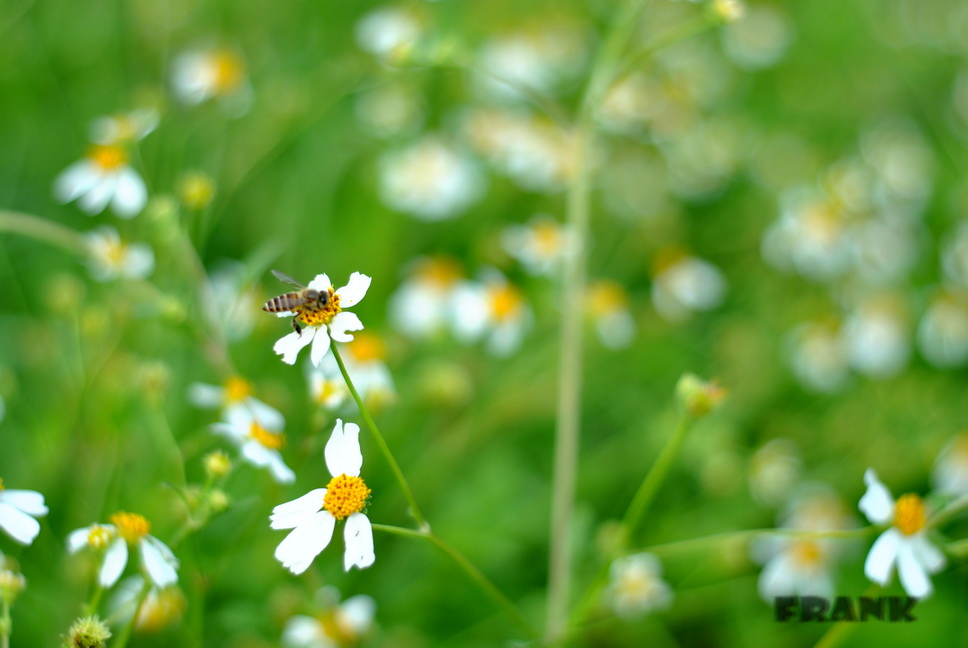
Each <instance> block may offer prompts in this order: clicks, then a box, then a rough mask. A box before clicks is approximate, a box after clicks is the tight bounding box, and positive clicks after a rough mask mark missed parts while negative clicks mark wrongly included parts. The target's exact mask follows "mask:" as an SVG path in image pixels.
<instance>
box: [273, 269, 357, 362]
mask: <svg viewBox="0 0 968 648" xmlns="http://www.w3.org/2000/svg"><path fill="white" fill-rule="evenodd" d="M370 281H371V279H370V277H368V276H366V275H365V274H361V273H359V272H354V273H353V274H351V275H350V280H349V283H347V284H346V285H345V286H343V287H342V288H339V289H338V290H334V289H333V284H332V282H331V281H330V280H329V276H328V275H325V274H320V275H316V278H315V279H313V280H312V281H310V282H309V286H308V288H310V289H312V290H318V291H320V292H321V293H328V294H329V298H328V300H327V302H326V306H325V307H324V308H323V309H321V310H318V311H307V310H301V311H300V312H299V317H298V319H299V322H300V323H301V324H304V325H305V326H306V327H307V328H304V329H302V330H301V331H300V332H298V333H297V332H295V331H294V332H292V333H290V334H289V335H286V336H284V337H282V338H280V339H279V340H278V341H277V342H276V343H275V345H274V346H273V347H272V350H273V351H275V352H276V354H277V355H281V356H282V361H283V362H285V363H286V364H295V363H296V357H297V356H298V355H299V352H300V351H301V350H302V349H303V348H305V347H306V346H308V345H309V344H310V343H312V345H313V346H312V349H311V350H310V360H311V361H312V363H313V364H314V365H316V366H319V363H320V362H321V361H322V359H323V356H325V355H326V352H327V351H329V345H330V339H331V338H332V340H333V341H335V342H349V341H350V340H352V339H353V336H352V334H351V333H350V331H361V330H363V322H361V321H360V318H359V317H357V316H356V314H355V313H350V312H348V311H344V310H343V309H344V308H349V307H350V306H355V305H356V304H357V303H359V301H360V300H361V299H363V297H364V296H366V291H367V290H368V289H369V288H370ZM278 315H279V317H293V316H295V315H296V313H293V312H285V313H278Z"/></svg>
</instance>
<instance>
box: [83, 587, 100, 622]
mask: <svg viewBox="0 0 968 648" xmlns="http://www.w3.org/2000/svg"><path fill="white" fill-rule="evenodd" d="M103 595H104V587H103V586H102V585H101V583H100V581H98V582H97V583H96V584H95V585H94V591H93V592H92V593H91V600H90V601H88V602H87V605H86V606H85V607H84V616H92V615H94V614H97V606H98V605H100V604H101V597H102V596H103Z"/></svg>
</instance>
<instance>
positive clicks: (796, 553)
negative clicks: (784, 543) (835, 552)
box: [790, 540, 823, 567]
mask: <svg viewBox="0 0 968 648" xmlns="http://www.w3.org/2000/svg"><path fill="white" fill-rule="evenodd" d="M790 554H791V556H792V557H793V562H795V563H797V564H798V565H801V566H803V567H813V566H815V565H818V564H820V563H821V562H823V552H822V551H821V550H820V545H818V544H817V543H816V542H810V541H809V540H800V541H798V542H794V543H793V545H792V546H791V547H790Z"/></svg>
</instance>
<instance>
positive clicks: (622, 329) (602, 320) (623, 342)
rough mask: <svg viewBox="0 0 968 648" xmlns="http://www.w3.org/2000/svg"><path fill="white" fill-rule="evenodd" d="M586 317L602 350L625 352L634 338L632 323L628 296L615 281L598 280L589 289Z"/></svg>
mask: <svg viewBox="0 0 968 648" xmlns="http://www.w3.org/2000/svg"><path fill="white" fill-rule="evenodd" d="M587 304H588V314H589V315H590V316H591V318H592V321H593V322H594V324H595V332H596V333H597V334H598V340H599V342H601V343H602V346H604V347H606V348H609V349H624V348H626V347H627V346H628V345H630V344H631V343H632V340H633V338H634V337H635V319H634V318H633V317H632V312H631V311H630V310H629V296H628V293H627V292H626V291H625V288H623V287H622V286H621V284H619V283H618V282H616V281H611V280H608V279H600V280H598V281H595V282H592V284H591V285H590V286H589V287H588V301H587Z"/></svg>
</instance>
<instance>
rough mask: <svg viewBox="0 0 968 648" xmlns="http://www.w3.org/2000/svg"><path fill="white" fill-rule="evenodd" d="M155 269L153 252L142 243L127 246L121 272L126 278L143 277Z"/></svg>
mask: <svg viewBox="0 0 968 648" xmlns="http://www.w3.org/2000/svg"><path fill="white" fill-rule="evenodd" d="M154 269H155V253H154V252H153V251H152V250H151V247H149V246H148V245H146V244H144V243H132V244H130V245H129V246H128V253H127V257H126V258H125V261H124V267H123V268H122V272H123V274H124V276H125V277H127V278H128V279H145V278H146V277H148V275H150V274H151V271H152V270H154Z"/></svg>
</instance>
